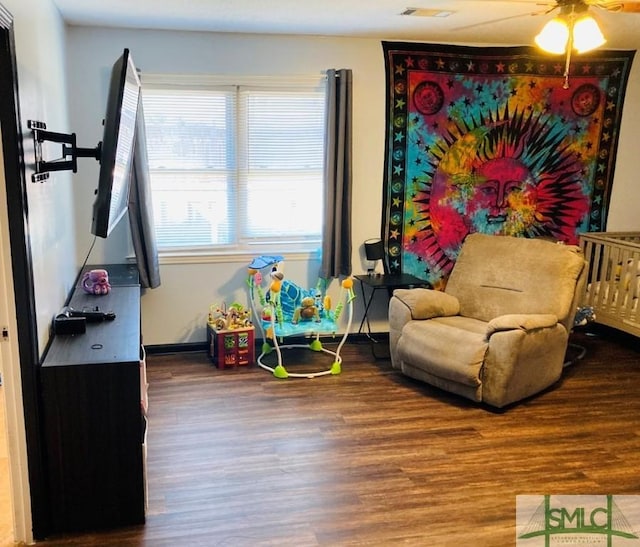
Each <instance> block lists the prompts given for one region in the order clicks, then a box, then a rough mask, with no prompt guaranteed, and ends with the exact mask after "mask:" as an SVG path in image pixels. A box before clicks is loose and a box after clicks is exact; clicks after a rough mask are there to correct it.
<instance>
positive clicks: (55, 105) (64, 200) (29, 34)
mask: <svg viewBox="0 0 640 547" xmlns="http://www.w3.org/2000/svg"><path fill="white" fill-rule="evenodd" d="M2 3H3V4H4V6H5V7H6V8H7V9H8V10H9V12H10V13H11V14H12V15H13V17H14V32H15V46H16V57H17V68H18V85H19V101H20V108H21V117H22V120H21V121H22V128H23V134H24V149H25V163H26V171H27V177H30V175H31V173H32V172H33V168H34V151H33V139H32V137H31V131H30V130H28V129H27V121H28V120H38V121H42V122H45V123H46V124H47V128H48V129H51V130H53V131H63V132H64V131H66V130H67V129H68V127H69V125H68V118H67V88H66V83H65V82H66V79H65V70H66V64H67V63H66V53H65V26H64V23H63V22H62V20H61V18H60V15H59V13H58V11H57V9H55V8H54V7H53V5H52V4H51V3H50V2H49V0H44V1H43V0H2ZM45 153H46V154H47V157H46V158H45V159H54V158H56V157H59V156H60V149H59V147H55V148H53V147H50V148H47V149H46V150H45ZM27 196H28V203H29V211H28V222H29V233H30V240H31V241H30V244H31V254H32V258H33V275H34V286H35V297H36V311H37V324H38V342H39V350H40V353H42V351H43V350H44V347H45V344H46V343H47V341H48V339H49V329H50V325H51V320H52V318H53V316H54V315H55V314H56V312H57V311H58V310H59V308H60V306H61V303H63V302H64V300H65V298H66V295H67V294H68V292H69V290H70V288H71V286H72V284H73V281H74V278H75V275H76V272H77V265H76V263H75V245H76V244H75V231H74V228H73V218H72V216H71V215H70V214H69V213H70V212H72V211H73V210H74V209H75V206H74V202H73V194H72V191H71V176H70V174H69V173H58V174H56V175H54V176H52V177H51V178H50V179H49V180H48V181H46V182H44V183H31V182H28V183H27Z"/></svg>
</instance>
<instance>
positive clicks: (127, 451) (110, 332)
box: [41, 265, 146, 533]
mask: <svg viewBox="0 0 640 547" xmlns="http://www.w3.org/2000/svg"><path fill="white" fill-rule="evenodd" d="M96 267H103V268H106V269H107V270H108V271H109V274H110V281H111V284H112V289H111V292H110V293H109V294H107V295H103V296H95V295H89V294H86V293H85V292H84V291H83V290H82V288H81V287H80V286H78V287H76V289H75V291H74V293H73V295H72V298H71V301H70V303H69V305H70V306H71V307H72V308H74V309H76V310H83V309H87V310H94V309H95V308H96V307H98V308H99V309H100V311H104V312H114V313H115V315H116V317H115V319H113V320H111V321H102V322H96V323H89V322H88V323H87V325H86V332H84V333H82V334H73V335H55V336H54V338H53V341H52V343H51V345H50V347H49V350H48V352H47V354H46V357H45V359H44V362H43V364H42V367H41V384H42V402H43V413H44V420H43V423H44V431H43V438H44V445H45V450H46V454H45V458H46V462H47V463H46V466H47V475H48V480H49V500H50V511H51V513H50V514H51V531H52V532H54V533H61V532H72V531H81V530H91V529H100V528H113V527H119V526H127V525H133V524H141V523H144V520H145V490H146V479H145V462H144V459H145V454H146V450H145V446H144V443H145V437H146V416H145V412H144V410H143V408H142V404H141V401H143V400H146V393H145V392H146V383H145V380H144V379H143V380H142V381H141V378H144V377H145V370H144V366H145V363H144V358H143V357H142V346H141V334H140V286H139V284H138V276H137V271H136V270H135V267H132V266H128V265H115V266H113V265H107V266H89V267H87V269H91V268H96Z"/></svg>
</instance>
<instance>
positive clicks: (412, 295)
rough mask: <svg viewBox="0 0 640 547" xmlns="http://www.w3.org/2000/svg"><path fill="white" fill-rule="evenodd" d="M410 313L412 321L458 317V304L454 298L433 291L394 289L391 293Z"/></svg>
mask: <svg viewBox="0 0 640 547" xmlns="http://www.w3.org/2000/svg"><path fill="white" fill-rule="evenodd" d="M393 296H395V297H396V298H397V299H398V300H400V301H401V302H402V303H403V304H404V305H405V306H407V308H409V310H410V312H411V318H412V319H432V318H433V317H444V316H448V315H458V314H459V313H460V302H459V301H458V299H457V298H456V297H455V296H451V295H450V294H447V293H444V292H442V291H437V290H434V289H420V288H416V289H396V290H395V291H394V292H393Z"/></svg>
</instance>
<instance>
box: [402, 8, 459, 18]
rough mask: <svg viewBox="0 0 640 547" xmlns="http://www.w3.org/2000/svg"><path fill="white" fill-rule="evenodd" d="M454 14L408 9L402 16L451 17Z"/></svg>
mask: <svg viewBox="0 0 640 547" xmlns="http://www.w3.org/2000/svg"><path fill="white" fill-rule="evenodd" d="M452 13H454V12H453V11H450V10H441V9H427V8H407V9H405V10H404V11H403V12H402V13H401V14H400V15H413V16H414V17H449V15H451V14H452Z"/></svg>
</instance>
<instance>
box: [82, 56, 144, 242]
mask: <svg viewBox="0 0 640 547" xmlns="http://www.w3.org/2000/svg"><path fill="white" fill-rule="evenodd" d="M140 87H141V86H140V79H139V77H138V72H137V70H136V67H135V65H134V63H133V59H132V58H131V54H130V52H129V50H128V49H125V50H124V52H123V53H122V55H121V56H120V58H119V59H118V60H117V61H116V62H115V63H114V65H113V68H112V70H111V78H110V82H109V94H108V97H107V109H106V114H105V118H104V132H103V138H102V143H101V144H100V145H99V147H100V150H99V156H100V157H99V159H100V175H99V178H98V188H97V190H96V198H95V201H94V203H93V220H92V223H91V233H92V234H94V235H96V236H99V237H103V238H106V237H107V236H108V235H109V234H110V233H111V231H112V230H113V228H114V227H115V226H116V224H117V223H118V222H119V221H120V220H121V219H122V217H123V216H125V214H126V213H127V205H128V201H129V187H130V182H131V176H132V171H133V156H134V146H135V134H136V117H137V113H138V98H139V96H140Z"/></svg>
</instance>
